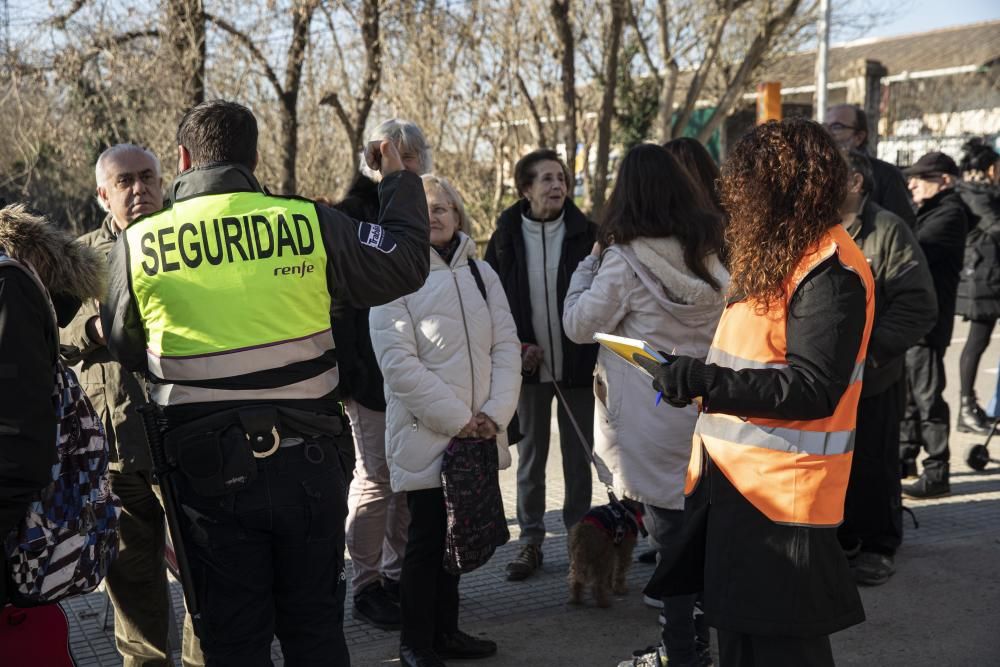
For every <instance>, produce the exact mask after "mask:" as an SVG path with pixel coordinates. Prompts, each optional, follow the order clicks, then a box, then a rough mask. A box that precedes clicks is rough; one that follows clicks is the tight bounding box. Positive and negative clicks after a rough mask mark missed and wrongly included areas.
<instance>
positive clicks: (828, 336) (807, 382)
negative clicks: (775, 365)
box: [702, 257, 865, 420]
mask: <svg viewBox="0 0 1000 667" xmlns="http://www.w3.org/2000/svg"><path fill="white" fill-rule="evenodd" d="M864 328H865V288H864V283H862V282H861V279H860V278H859V277H858V275H857V274H856V273H854V272H853V271H851V270H850V269H847V268H845V267H844V266H842V265H841V264H840V262H839V261H838V260H837V258H836V257H831V258H830V259H828V260H827V261H825V262H823V263H822V264H820V265H819V266H818V267H817V268H816V269H815V270H814V271H813V272H812V273H811V274H810V275H809V276H807V277H806V279H805V281H804V282H803V284H802V285H801V287H799V289H798V291H797V292H796V293H795V295H794V296H793V297H792V301H791V304H790V305H789V313H788V321H787V323H786V328H785V332H786V339H787V341H788V342H787V345H788V349H787V352H786V359H787V360H788V367H787V368H781V369H750V370H742V371H735V370H732V369H729V368H721V367H716V366H713V365H710V366H709V367H708V368H710V369H714V370H715V372H714V377H712V379H711V382H710V385H709V387H707V392H705V393H703V394H702V395H703V396H704V405H705V409H706V410H707V411H709V412H721V413H724V414H731V415H739V416H741V417H763V418H772V419H791V420H808V419H822V418H824V417H829V416H830V415H832V414H833V411H834V410H835V409H836V407H837V403H838V402H839V401H840V397H841V396H842V395H843V393H844V391H845V390H846V389H847V386H848V384H849V383H850V379H851V375H852V373H853V372H854V362H855V357H856V356H857V353H858V348H859V347H860V346H861V339H862V337H863V335H864Z"/></svg>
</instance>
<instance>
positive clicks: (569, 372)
mask: <svg viewBox="0 0 1000 667" xmlns="http://www.w3.org/2000/svg"><path fill="white" fill-rule="evenodd" d="M527 206H528V202H527V200H523V199H522V200H521V201H519V202H517V203H516V204H514V205H513V206H511V207H510V208H508V209H507V210H506V211H504V212H503V213H501V214H500V218H499V219H498V220H497V228H496V231H495V232H493V236H492V237H490V242H489V245H487V246H486V261H487V262H489V264H490V266H492V267H493V269H494V270H495V271H496V272H497V275H499V276H500V282H501V283H502V284H503V288H504V291H505V292H506V293H507V301H509V302H510V312H511V314H512V315H513V316H514V324H515V325H517V336H518V338H519V339H520V340H521V343H522V344H524V343H534V344H537V343H538V338H537V337H536V336H535V330H534V328H533V327H532V325H531V296H530V294H529V291H528V264H527V257H526V254H525V249H524V235H523V234H522V233H521V216H522V214H523V213H524V211H525V210H527V209H526V207H527ZM563 223H564V224H565V225H566V235H565V237H564V238H563V245H562V250H561V252H560V254H559V278H558V281H557V282H556V299H557V302H558V303H557V307H558V309H559V322H558V328H559V333H560V335H561V336H562V350H563V368H562V380H563V382H564V383H565V384H566V385H567V386H569V387H587V386H590V385H591V384H592V383H593V375H594V365H595V364H596V363H597V344H596V343H595V344H593V345H578V344H576V343H574V342H573V341H571V340H570V339H569V338H567V337H566V332H565V331H563V327H562V314H563V304H564V303H565V301H566V291H567V289H568V288H569V279H570V276H572V275H573V272H574V271H575V270H576V267H577V265H578V264H579V263H580V262H581V261H582V260H583V258H585V257H586V256H587V255H589V254H590V251H591V249H592V248H593V246H594V241H595V240H596V233H597V228H596V227H595V225H594V224H593V223H592V222H590V221H589V220H587V217H586V216H585V215H584V214H583V212H582V211H580V209H579V208H577V207H576V204H574V203H573V201H572V200H570V199H567V200H566V204H565V207H564V216H563ZM525 382H528V383H536V382H538V372H537V371H536V372H535V373H534V374H532V375H530V376H525Z"/></svg>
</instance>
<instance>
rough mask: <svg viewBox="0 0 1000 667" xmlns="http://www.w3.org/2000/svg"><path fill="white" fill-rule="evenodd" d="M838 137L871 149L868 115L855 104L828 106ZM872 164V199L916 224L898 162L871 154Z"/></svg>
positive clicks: (843, 143) (829, 125) (847, 146)
mask: <svg viewBox="0 0 1000 667" xmlns="http://www.w3.org/2000/svg"><path fill="white" fill-rule="evenodd" d="M824 124H825V125H826V129H827V130H829V131H830V134H831V135H832V136H833V139H834V141H836V142H837V143H838V144H840V147H841V148H843V149H844V150H859V151H861V152H863V153H866V152H867V146H868V136H869V130H868V116H867V115H866V114H865V112H864V110H863V109H862V108H861V107H859V106H857V105H854V104H838V105H836V106H832V107H830V108H829V109H827V110H826V118H825V120H824ZM868 159H869V160H871V165H872V192H871V194H870V195H869V199H871V200H872V202H874V203H876V204H878V205H879V206H881V207H882V208H884V209H886V210H888V211H891V212H892V213H895V214H896V215H898V216H899V217H900V218H902V219H903V220H905V221H906V223H907V224H908V225H909V226H910V228H913V225H914V224H916V222H917V218H916V216H915V215H914V214H913V207H912V206H911V204H910V193H909V192H907V190H906V180H905V179H904V178H903V175H902V174H901V173H900V171H899V169H897V168H896V167H895V166H893V165H891V164H889V163H888V162H885V161H883V160H879V159H878V158H876V157H873V156H871V155H869V156H868Z"/></svg>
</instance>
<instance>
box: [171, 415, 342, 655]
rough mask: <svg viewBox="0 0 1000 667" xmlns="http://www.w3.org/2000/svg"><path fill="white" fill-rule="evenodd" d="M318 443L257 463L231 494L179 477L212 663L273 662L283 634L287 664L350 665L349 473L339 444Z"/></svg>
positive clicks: (201, 628)
mask: <svg viewBox="0 0 1000 667" xmlns="http://www.w3.org/2000/svg"><path fill="white" fill-rule="evenodd" d="M286 437H289V436H288V435H287V434H286ZM309 445H310V446H309V447H308V448H307V446H306V445H298V446H296V447H283V448H281V449H278V450H277V451H276V452H275V453H274V454H273V455H272V456H270V457H268V458H264V459H257V461H256V465H257V478H256V479H255V480H254V481H253V482H251V483H250V484H249V486H247V487H246V488H244V489H243V490H241V491H239V492H236V493H233V494H229V495H226V496H221V497H204V496H200V495H199V494H197V493H195V492H194V491H193V490H192V489H191V488H190V486H188V484H187V480H186V479H185V478H184V477H183V476H182V475H177V478H178V479H179V485H178V486H179V497H180V501H181V504H182V505H183V508H184V514H185V516H184V518H183V519H182V522H183V523H184V524H185V528H184V534H185V539H186V542H187V543H186V545H185V546H186V548H187V550H188V555H189V559H190V562H191V569H192V574H193V578H194V583H195V588H196V589H197V595H198V602H199V604H200V605H201V615H200V618H196V619H195V631H196V632H197V633H198V637H199V638H200V639H201V647H202V651H203V652H204V654H205V660H206V664H207V665H209V667H211V666H214V665H234V666H235V665H239V666H240V667H248V666H257V665H271V664H272V663H271V641H272V638H273V637H274V636H275V635H276V636H277V637H278V639H279V640H280V642H281V650H282V652H283V654H284V657H285V664H286V665H289V666H295V665H310V666H311V665H317V666H318V665H324V666H329V665H334V666H336V667H342V666H343V667H346V666H347V665H350V656H349V655H348V652H347V646H346V644H345V642H344V628H343V625H344V595H345V592H346V580H345V578H344V519H345V517H346V516H347V491H346V485H345V481H344V471H343V468H342V467H341V462H340V458H339V457H338V455H337V448H336V446H335V445H334V441H333V438H319V439H315V440H313V441H311V442H310V443H309ZM314 445H315V446H314ZM317 446H318V448H317ZM307 449H308V453H309V456H310V457H311V458H313V459H314V460H315V459H321V460H319V461H317V462H313V461H310V460H309V459H307V457H306V455H307ZM320 453H321V454H322V456H319V454H320Z"/></svg>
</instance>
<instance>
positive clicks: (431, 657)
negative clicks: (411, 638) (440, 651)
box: [399, 644, 445, 667]
mask: <svg viewBox="0 0 1000 667" xmlns="http://www.w3.org/2000/svg"><path fill="white" fill-rule="evenodd" d="M399 664H400V665H401V667H445V664H444V661H443V660H441V657H440V656H438V655H437V654H436V653H434V651H431V650H430V649H425V648H410V647H409V646H407V645H406V644H400V645H399Z"/></svg>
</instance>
